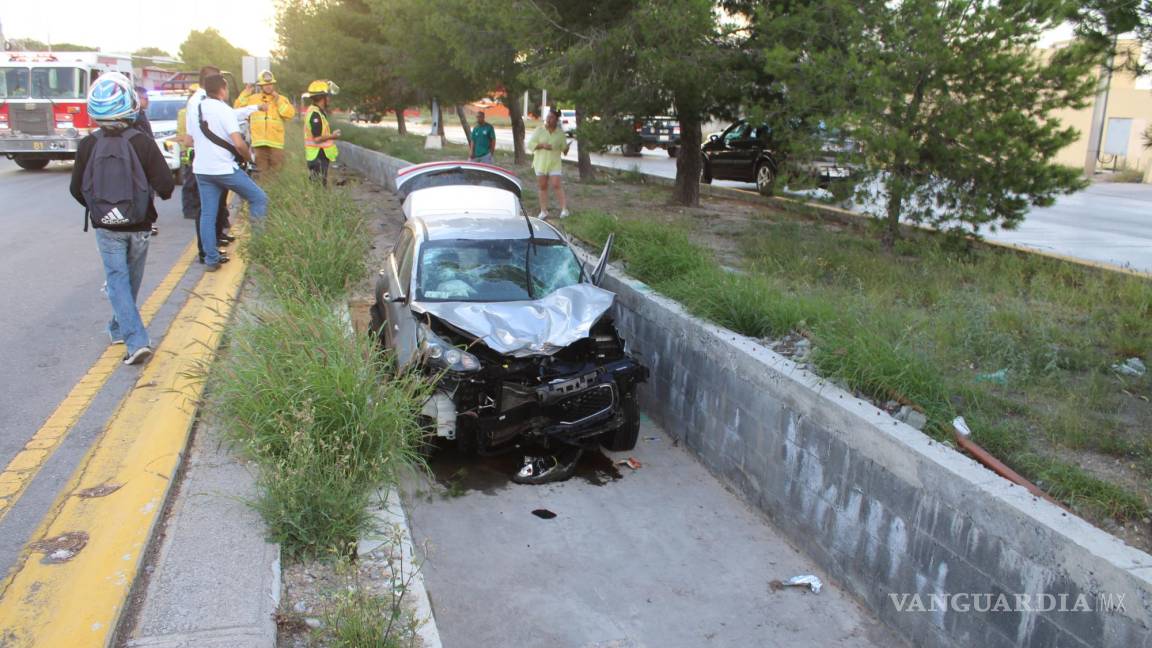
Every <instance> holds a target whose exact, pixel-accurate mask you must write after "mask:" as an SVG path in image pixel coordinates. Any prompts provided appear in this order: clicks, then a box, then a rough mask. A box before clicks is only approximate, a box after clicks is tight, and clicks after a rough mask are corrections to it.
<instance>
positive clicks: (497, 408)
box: [426, 358, 648, 450]
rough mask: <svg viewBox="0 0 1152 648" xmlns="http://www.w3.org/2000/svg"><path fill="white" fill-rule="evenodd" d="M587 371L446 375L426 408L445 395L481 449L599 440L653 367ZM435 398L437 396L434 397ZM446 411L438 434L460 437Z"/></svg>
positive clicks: (625, 363)
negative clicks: (537, 378)
mask: <svg viewBox="0 0 1152 648" xmlns="http://www.w3.org/2000/svg"><path fill="white" fill-rule="evenodd" d="M587 369H588V370H587V371H583V372H578V373H577V374H576V375H572V376H559V377H554V378H552V379H550V380H546V381H542V382H539V383H534V382H532V381H526V380H523V379H522V378H519V377H513V376H498V375H497V376H492V377H489V378H488V379H465V380H459V381H455V380H452V379H450V378H446V379H445V380H442V381H441V384H440V387H439V392H438V393H439V397H438V398H439V399H440V400H438V401H436V402H437V403H439V406H438V407H439V408H440V409H439V410H437V409H436V408H437V405H435V404H431V403H433V401H429V402H430V405H429V406H427V407H426V413H427V414H432V413H433V412H435V411H439V412H443V407H444V399H450V400H451V402H452V403H453V405H454V406H455V412H456V428H459V427H460V426H461V425H468V426H470V427H471V428H472V429H473V430H474V431H475V434H476V440H477V442H478V447H479V448H480V449H481V450H495V449H498V448H500V447H501V446H506V445H508V444H512V443H514V442H516V441H517V439H520V438H528V439H532V440H535V441H540V442H544V443H549V442H559V443H566V444H580V443H583V442H585V441H590V440H592V439H595V438H596V437H597V436H599V435H600V434H602V433H604V432H608V431H610V430H614V429H616V428H618V427H620V426H621V425H622V424H623V423H624V413H623V410H622V408H621V403H622V402H623V400H624V398H625V397H626V396H627V395H629V394H630V393H631V391H632V390H633V389H635V385H636V384H637V383H641V382H644V381H645V380H647V378H648V370H647V369H646V368H644V367H643V366H641V365H640V364H639V363H637V362H636V361H634V360H632V359H631V358H622V359H619V360H615V361H612V362H609V363H605V364H603V365H599V366H595V365H590V366H589V367H587ZM434 400H435V398H434ZM446 418H447V417H445V416H444V415H443V413H441V414H440V416H439V417H437V421H438V425H437V434H438V435H439V436H443V437H448V438H455V436H456V433H457V431H456V429H451V430H449V429H448V427H447V426H446V425H445V423H446Z"/></svg>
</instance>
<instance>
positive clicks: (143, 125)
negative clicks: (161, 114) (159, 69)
mask: <svg viewBox="0 0 1152 648" xmlns="http://www.w3.org/2000/svg"><path fill="white" fill-rule="evenodd" d="M136 96H137V97H139V98H140V112H139V113H136V121H134V122H132V128H135V129H136V130H138V131H140V132H141V133H144V134H145V135H147V136H148V137H151V138H152V139H156V135H155V134H154V133H153V132H152V122H150V121H148V90H147V89H146V88H142V87H140V86H136Z"/></svg>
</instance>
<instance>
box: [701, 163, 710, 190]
mask: <svg viewBox="0 0 1152 648" xmlns="http://www.w3.org/2000/svg"><path fill="white" fill-rule="evenodd" d="M700 184H712V166H711V165H710V164H708V158H704V159H703V160H700Z"/></svg>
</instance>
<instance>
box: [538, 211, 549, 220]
mask: <svg viewBox="0 0 1152 648" xmlns="http://www.w3.org/2000/svg"><path fill="white" fill-rule="evenodd" d="M536 218H539V219H540V220H548V212H547V211H546V210H545V211H542V212H540V213H539V214H537V215H536Z"/></svg>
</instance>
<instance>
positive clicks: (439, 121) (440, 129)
mask: <svg viewBox="0 0 1152 648" xmlns="http://www.w3.org/2000/svg"><path fill="white" fill-rule="evenodd" d="M436 134H437V135H439V136H440V145H441V146H446V145H447V144H448V138H447V137H445V136H444V108H442V107H441V106H440V102H439V101H437V102H436Z"/></svg>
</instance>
